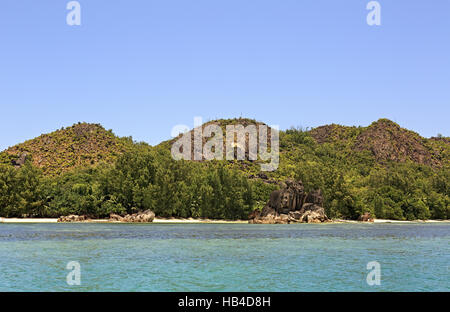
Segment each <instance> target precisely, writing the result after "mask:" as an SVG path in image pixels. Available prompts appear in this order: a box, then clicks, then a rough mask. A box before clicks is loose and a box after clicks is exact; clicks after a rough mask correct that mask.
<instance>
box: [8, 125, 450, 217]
mask: <svg viewBox="0 0 450 312" xmlns="http://www.w3.org/2000/svg"><path fill="white" fill-rule="evenodd" d="M211 123H216V124H219V125H220V126H221V127H222V129H224V128H225V126H226V125H230V124H241V125H244V126H246V125H249V124H252V123H256V121H254V120H250V119H242V118H240V119H227V120H217V121H212V122H209V123H207V124H211ZM257 124H258V125H262V123H257ZM205 141H206V140H205V139H204V142H205ZM173 142H174V140H170V141H166V142H162V143H161V144H159V145H157V146H155V147H151V146H149V145H147V144H145V143H136V142H133V141H132V139H131V138H118V137H116V136H115V135H114V134H113V133H112V132H111V131H106V130H105V129H104V128H103V127H102V126H100V125H94V124H86V123H79V124H76V125H73V126H71V127H68V128H65V129H61V130H58V131H55V132H52V133H50V134H44V135H41V136H39V137H38V138H35V139H32V140H29V141H27V142H24V143H22V144H19V145H16V146H13V147H11V148H8V149H7V150H5V151H3V152H2V153H0V216H24V215H26V216H59V215H65V214H69V213H73V214H88V215H92V216H96V217H102V216H107V215H108V214H109V213H111V212H114V213H122V214H123V213H129V212H134V211H138V210H143V209H152V210H154V211H155V213H156V214H157V215H159V216H177V217H208V218H218V219H223V218H226V219H237V218H246V217H247V216H248V214H249V213H250V212H251V211H252V210H253V209H260V208H262V207H263V206H264V204H265V203H266V202H267V200H268V198H269V195H270V192H271V191H272V190H274V189H275V188H278V187H279V183H280V182H281V181H284V180H285V179H287V178H294V179H301V180H302V181H303V183H304V185H305V189H306V191H310V190H312V189H316V188H320V189H322V191H323V194H324V206H325V209H326V212H327V214H328V216H329V217H331V218H338V217H339V218H349V219H355V218H357V217H358V216H359V215H361V214H363V213H364V212H371V213H372V214H373V215H375V216H376V217H378V218H390V219H399V220H414V219H427V218H433V219H446V218H448V217H450V183H449V181H450V163H449V161H450V139H449V138H448V137H442V136H440V135H439V136H437V137H435V138H423V137H421V136H420V135H419V134H417V133H415V132H413V131H410V130H407V129H403V128H401V127H400V126H399V125H397V124H396V123H394V122H392V121H390V120H387V119H380V120H378V121H376V122H374V123H372V124H371V125H369V126H368V127H351V126H350V127H349V126H341V125H335V124H331V125H326V126H321V127H317V128H314V129H298V128H292V129H288V130H285V131H280V165H279V168H278V170H276V171H274V172H261V169H260V168H261V167H260V164H261V162H262V161H261V160H257V161H250V160H249V159H246V160H244V161H226V160H223V161H174V160H173V159H172V157H171V155H170V148H171V146H172V143H173Z"/></svg>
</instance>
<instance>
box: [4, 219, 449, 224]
mask: <svg viewBox="0 0 450 312" xmlns="http://www.w3.org/2000/svg"><path fill="white" fill-rule="evenodd" d="M57 221H58V218H3V217H0V223H122V224H125V223H126V222H120V221H109V220H108V219H92V220H87V221H82V222H57ZM151 223H155V224H205V223H206V224H248V220H211V219H194V218H188V219H183V218H155V219H154V220H153V222H151ZM344 223H345V224H372V223H373V224H385V223H404V224H408V223H450V220H414V221H402V220H389V219H374V221H373V222H362V221H355V220H340V219H337V220H333V221H331V222H325V223H324V224H344ZM316 224H317V223H316Z"/></svg>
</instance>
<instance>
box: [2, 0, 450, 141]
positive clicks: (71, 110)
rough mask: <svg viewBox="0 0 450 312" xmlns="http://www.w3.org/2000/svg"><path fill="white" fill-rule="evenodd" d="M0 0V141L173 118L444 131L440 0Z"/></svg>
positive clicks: (121, 129)
mask: <svg viewBox="0 0 450 312" xmlns="http://www.w3.org/2000/svg"><path fill="white" fill-rule="evenodd" d="M68 2H69V1H66V0H34V1H31V0H2V1H1V3H0V105H1V115H0V149H1V150H2V149H4V148H7V147H8V146H12V145H14V144H16V143H19V142H22V141H24V140H26V139H31V138H33V137H35V136H38V135H40V134H41V133H46V132H50V131H53V130H55V129H59V128H61V127H62V126H70V125H71V124H73V123H76V122H78V121H86V122H95V123H101V124H102V125H104V127H105V128H106V129H113V130H114V132H115V133H116V134H118V135H120V136H129V135H131V136H133V138H134V139H135V140H139V141H146V142H149V143H150V144H157V143H159V142H160V141H161V140H165V139H168V138H170V133H171V129H172V127H173V126H175V125H177V124H187V125H189V126H192V125H193V118H194V116H202V117H203V118H204V120H210V119H215V118H222V117H223V118H228V117H240V116H243V117H250V118H255V119H258V120H261V121H264V122H266V123H268V124H271V125H279V126H280V128H281V129H286V128H289V127H291V126H302V127H315V126H319V125H324V124H329V123H339V124H345V125H363V126H366V125H368V124H370V123H371V122H372V121H374V120H377V119H378V118H382V117H386V118H390V119H392V120H394V121H396V122H397V123H399V124H400V125H401V126H403V127H406V128H410V129H412V130H415V131H417V132H419V133H420V134H421V135H423V136H427V137H429V136H433V135H436V134H438V133H441V134H443V135H446V136H449V135H450V131H449V130H450V126H449V116H450V1H448V0H434V1H406V0H395V1H392V0H389V1H388V0H380V1H379V3H380V4H381V26H368V25H367V23H366V15H367V14H368V12H369V11H367V10H366V4H367V3H368V2H369V1H368V0H367V1H366V0H345V1H344V0H341V1H331V0H328V1H322V0H314V1H312V0H309V1H305V0H303V1H301V0H278V1H275V0H192V1H186V0H164V1H149V0H114V1H106V0H79V2H80V4H81V23H82V25H81V26H72V27H71V26H68V25H67V24H66V15H67V13H68V11H67V10H66V4H67V3H68Z"/></svg>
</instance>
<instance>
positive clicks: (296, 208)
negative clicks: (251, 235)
mask: <svg viewBox="0 0 450 312" xmlns="http://www.w3.org/2000/svg"><path fill="white" fill-rule="evenodd" d="M322 206H323V196H322V192H321V191H320V190H314V191H312V192H310V193H305V190H304V187H303V183H302V181H294V180H287V181H286V182H285V183H284V185H283V188H282V189H281V190H276V191H273V192H272V194H271V195H270V199H269V202H268V203H267V205H266V206H265V207H264V208H263V209H262V211H261V212H260V211H257V210H255V211H253V212H252V213H251V214H250V216H249V219H250V220H249V223H255V224H285V223H295V222H305V223H321V222H326V221H328V218H327V216H326V214H325V209H324V208H323V207H322Z"/></svg>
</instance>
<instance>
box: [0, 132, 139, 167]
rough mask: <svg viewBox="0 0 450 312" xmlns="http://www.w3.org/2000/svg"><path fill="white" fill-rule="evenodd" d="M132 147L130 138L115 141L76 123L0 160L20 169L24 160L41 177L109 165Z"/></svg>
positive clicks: (9, 151)
mask: <svg viewBox="0 0 450 312" xmlns="http://www.w3.org/2000/svg"><path fill="white" fill-rule="evenodd" d="M132 145H133V141H132V140H131V139H130V138H119V137H117V136H115V135H114V134H113V133H112V131H111V130H109V131H107V130H105V129H104V128H103V127H102V126H101V125H99V124H88V123H78V124H75V125H73V126H71V127H68V128H62V129H60V130H57V131H54V132H52V133H48V134H42V135H41V136H39V137H37V138H34V139H32V140H28V141H26V142H24V143H21V144H18V145H15V146H13V147H10V148H8V149H7V150H5V151H4V152H2V153H1V158H0V160H1V161H2V163H12V164H14V165H16V166H20V165H22V164H23V162H24V161H25V159H26V158H28V159H30V160H31V161H32V163H33V165H34V166H36V167H37V168H40V169H42V170H43V172H44V173H45V174H50V175H55V174H61V173H63V172H66V171H70V170H72V169H74V168H77V167H83V166H91V165H96V164H97V163H99V162H106V163H111V164H112V163H114V162H115V161H116V159H117V157H118V156H119V155H121V154H123V153H124V152H126V151H129V150H131V148H132Z"/></svg>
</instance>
